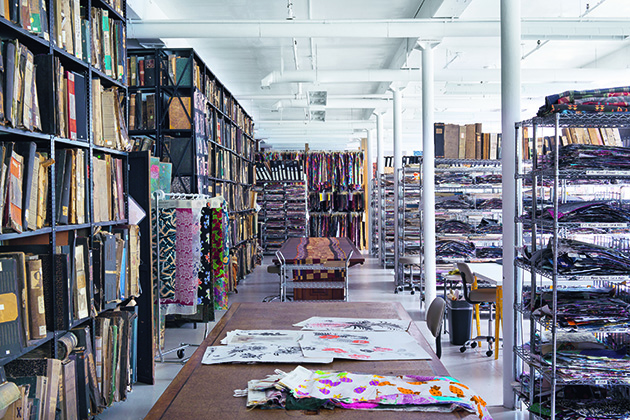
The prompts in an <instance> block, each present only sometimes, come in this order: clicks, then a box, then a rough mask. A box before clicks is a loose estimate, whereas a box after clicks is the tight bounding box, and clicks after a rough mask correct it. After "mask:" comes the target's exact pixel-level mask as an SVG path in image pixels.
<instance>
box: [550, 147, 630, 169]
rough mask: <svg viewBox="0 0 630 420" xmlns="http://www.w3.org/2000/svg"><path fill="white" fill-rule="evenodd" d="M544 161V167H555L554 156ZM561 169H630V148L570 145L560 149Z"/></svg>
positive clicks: (559, 163) (559, 166)
mask: <svg viewBox="0 0 630 420" xmlns="http://www.w3.org/2000/svg"><path fill="white" fill-rule="evenodd" d="M549 156H550V157H549V159H545V160H543V161H542V164H543V167H551V166H552V165H553V154H552V155H549ZM558 168H559V169H602V170H628V169H630V148H628V147H617V146H599V145H594V144H568V145H566V146H562V147H561V148H560V155H559V156H558Z"/></svg>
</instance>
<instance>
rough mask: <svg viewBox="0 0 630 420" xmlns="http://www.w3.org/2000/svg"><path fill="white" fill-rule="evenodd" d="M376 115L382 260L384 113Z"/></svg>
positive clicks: (380, 249) (379, 232) (382, 256)
mask: <svg viewBox="0 0 630 420" xmlns="http://www.w3.org/2000/svg"><path fill="white" fill-rule="evenodd" d="M375 115H376V174H377V182H378V207H377V209H378V214H377V215H376V217H377V218H378V237H379V245H378V256H379V259H380V260H383V258H384V257H385V251H384V250H383V247H382V246H381V244H382V243H383V242H382V240H381V239H382V238H383V212H384V211H385V209H383V208H382V204H383V198H384V197H383V196H382V194H381V192H382V185H381V175H382V174H383V171H384V170H385V162H384V159H383V115H382V114H375Z"/></svg>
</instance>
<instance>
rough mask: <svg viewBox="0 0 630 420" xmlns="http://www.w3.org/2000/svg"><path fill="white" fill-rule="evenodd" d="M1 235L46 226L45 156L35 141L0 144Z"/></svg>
mask: <svg viewBox="0 0 630 420" xmlns="http://www.w3.org/2000/svg"><path fill="white" fill-rule="evenodd" d="M0 159H1V160H0V195H1V199H0V215H2V224H1V226H2V232H24V231H27V230H37V229H41V228H42V227H44V226H47V225H50V220H48V219H47V214H48V213H47V207H48V203H49V200H48V184H49V174H50V172H49V167H50V165H51V164H52V163H53V161H52V160H51V159H49V156H48V153H46V152H44V151H41V150H40V151H38V150H37V144H36V143H35V142H29V141H21V142H4V143H3V142H0Z"/></svg>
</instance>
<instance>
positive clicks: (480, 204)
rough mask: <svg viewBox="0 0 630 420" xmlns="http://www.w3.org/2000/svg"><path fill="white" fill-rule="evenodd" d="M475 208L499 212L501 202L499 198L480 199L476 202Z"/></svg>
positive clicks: (501, 205)
mask: <svg viewBox="0 0 630 420" xmlns="http://www.w3.org/2000/svg"><path fill="white" fill-rule="evenodd" d="M477 208H478V209H483V210H500V209H501V208H503V200H502V199H500V198H490V199H487V200H484V199H480V200H477Z"/></svg>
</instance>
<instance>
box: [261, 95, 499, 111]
mask: <svg viewBox="0 0 630 420" xmlns="http://www.w3.org/2000/svg"><path fill="white" fill-rule="evenodd" d="M417 99H418V96H406V95H405V96H404V98H402V106H403V107H404V108H405V109H421V108H422V106H421V103H420V102H419V101H418V100H417ZM470 100H474V101H475V105H476V106H480V107H481V106H494V107H495V108H498V107H499V105H500V104H501V98H500V97H499V96H498V95H496V96H494V97H490V98H478V97H474V98H473V97H461V98H452V97H450V98H449V97H439V98H436V99H435V101H434V103H435V106H436V108H440V107H448V108H450V109H457V108H458V106H459V107H460V108H464V109H469V108H470V105H469V103H468V101H470ZM457 102H460V103H461V105H457ZM391 105H392V99H391V98H387V97H383V98H374V99H364V98H356V99H336V98H330V99H328V101H327V103H326V105H325V106H321V107H317V108H318V109H319V108H321V109H375V108H389V107H391ZM273 107H274V109H276V110H280V109H287V108H308V107H309V103H308V101H307V100H306V99H282V100H279V101H278V102H276V103H275V104H274V105H273ZM310 107H311V108H314V107H313V106H310Z"/></svg>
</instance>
